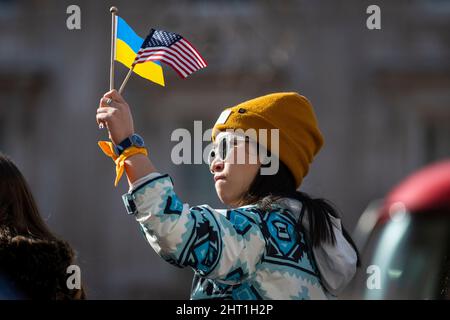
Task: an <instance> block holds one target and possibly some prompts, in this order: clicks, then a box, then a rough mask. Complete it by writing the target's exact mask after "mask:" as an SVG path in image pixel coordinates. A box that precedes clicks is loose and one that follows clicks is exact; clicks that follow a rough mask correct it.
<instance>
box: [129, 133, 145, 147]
mask: <svg viewBox="0 0 450 320" xmlns="http://www.w3.org/2000/svg"><path fill="white" fill-rule="evenodd" d="M131 141H132V142H133V144H134V145H135V146H137V147H143V146H144V139H142V138H141V136H139V135H137V134H134V135H132V136H131Z"/></svg>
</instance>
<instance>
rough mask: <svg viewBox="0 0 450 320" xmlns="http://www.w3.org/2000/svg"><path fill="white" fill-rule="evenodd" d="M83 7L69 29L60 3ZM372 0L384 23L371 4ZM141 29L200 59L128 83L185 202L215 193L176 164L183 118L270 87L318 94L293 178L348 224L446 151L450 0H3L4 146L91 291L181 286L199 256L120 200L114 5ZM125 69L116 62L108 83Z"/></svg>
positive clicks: (96, 295)
mask: <svg viewBox="0 0 450 320" xmlns="http://www.w3.org/2000/svg"><path fill="white" fill-rule="evenodd" d="M71 4H77V5H78V6H80V8H81V30H68V29H67V27H66V19H67V18H68V16H69V15H68V14H67V13H66V8H67V7H68V6H69V5H71ZM371 4H377V5H378V6H380V8H381V27H382V29H381V30H368V29H367V27H366V19H367V18H368V16H369V15H368V14H367V13H366V9H367V7H368V6H369V5H371ZM111 5H115V6H117V7H118V8H119V15H120V16H121V17H123V18H124V19H125V20H126V21H127V22H128V23H129V24H130V25H131V26H132V28H133V29H134V30H135V31H136V32H137V33H138V34H139V35H140V36H142V37H144V36H145V35H146V34H147V33H148V31H149V28H150V27H155V28H161V29H165V30H170V31H174V32H177V33H180V34H181V35H183V36H185V37H186V38H187V39H188V40H189V41H190V42H191V43H193V44H194V45H195V46H196V47H197V49H198V50H199V51H200V52H201V53H202V54H203V56H204V57H205V59H206V60H207V61H208V64H209V66H208V68H206V69H204V70H201V71H199V72H197V73H195V74H194V75H192V76H191V77H190V78H188V80H181V79H180V78H179V77H178V76H177V75H176V73H175V72H174V71H173V70H172V69H169V68H168V67H166V66H164V70H165V78H166V87H160V86H158V85H156V84H153V83H151V82H149V81H147V80H145V79H142V78H140V77H139V76H136V75H133V76H132V78H131V80H130V81H129V83H128V85H127V87H126V90H125V94H124V96H125V98H126V99H127V101H128V102H129V104H130V106H131V108H132V109H133V112H134V115H135V122H136V123H135V128H136V131H137V132H139V133H140V134H142V135H143V136H144V138H145V139H146V143H147V145H148V146H149V153H150V156H151V159H152V160H153V162H154V164H155V165H156V167H157V168H158V169H159V171H160V172H163V173H169V174H170V175H171V176H172V177H173V180H174V183H175V188H176V189H175V190H176V191H177V193H178V195H179V196H180V198H181V199H182V200H183V201H185V202H188V203H189V204H190V205H195V204H203V203H208V204H210V205H211V206H213V207H218V208H219V207H222V205H221V203H220V202H219V200H218V198H217V196H216V193H215V191H214V184H213V180H212V178H211V175H210V173H209V171H208V167H207V165H206V164H201V165H200V164H199V165H178V166H177V165H174V164H173V163H172V162H171V158H170V154H171V150H172V148H173V147H174V146H175V144H176V142H172V141H171V140H170V135H171V133H172V131H173V130H175V129H177V128H186V129H188V130H189V131H191V132H192V133H193V128H194V121H195V120H202V121H203V130H206V129H208V128H211V127H212V126H213V124H214V122H215V121H216V119H217V117H218V116H219V114H220V112H221V111H222V110H223V109H224V108H225V107H228V106H232V105H235V104H236V103H238V102H241V101H243V100H246V99H250V98H253V97H256V96H258V95H262V94H266V93H270V92H275V91H298V92H300V93H301V94H303V95H305V96H307V97H308V98H309V99H310V101H311V102H312V103H313V105H314V107H315V110H316V114H317V117H318V120H319V124H320V127H321V130H322V132H323V134H324V136H325V145H324V148H323V149H322V151H321V153H320V154H319V155H318V157H317V158H316V160H315V162H314V163H313V165H312V168H311V170H310V173H309V175H308V177H307V178H306V180H305V181H304V183H303V185H302V187H301V189H302V190H303V191H305V192H308V193H310V194H311V195H313V196H317V197H325V198H327V199H329V200H331V201H332V202H334V203H335V204H336V206H337V207H338V208H339V209H340V211H341V212H342V214H343V222H344V225H345V226H346V227H347V229H348V230H350V231H352V230H354V229H355V227H356V224H357V221H358V218H359V217H360V216H361V214H362V212H363V211H364V210H365V208H366V207H367V205H368V204H369V203H371V202H372V201H373V200H374V199H380V198H383V197H384V196H385V194H386V193H387V192H388V191H389V190H390V189H391V187H392V186H393V185H395V184H396V183H397V182H399V181H400V180H402V179H403V178H404V177H406V176H407V175H409V174H410V173H411V172H413V171H415V170H416V169H418V168H420V167H422V166H424V165H426V164H428V163H431V162H434V161H437V160H440V159H444V158H445V157H449V156H450V125H449V124H450V90H449V89H450V2H449V1H445V0H427V1H425V0H410V1H406V0H398V1H381V0H377V1H361V0H345V1H344V0H315V1H293V0H283V1H261V0H259V1H256V0H254V1H252V0H234V1H233V0H226V1H225V0H209V1H201V0H190V1H187V0H186V1H167V0H165V1H156V0H155V1H146V0H142V1H141V0H136V1H119V0H116V1H87V0H85V1H83V0H78V1H60V0H58V1H57V0H39V1H37V0H35V1H32V0H28V1H18V0H0V150H1V151H2V152H4V153H6V154H8V155H10V156H11V157H12V158H13V160H14V161H15V162H16V163H17V165H18V166H19V168H20V169H21V170H22V171H23V173H24V175H25V177H26V178H27V179H28V181H29V183H30V185H31V188H32V190H33V192H34V194H35V196H36V198H37V201H38V204H39V207H40V209H41V212H42V214H43V216H44V217H45V219H46V221H47V222H48V224H49V225H50V226H51V228H52V230H53V231H55V232H56V233H57V234H59V235H60V236H62V237H63V238H65V239H66V240H68V241H69V242H70V243H71V244H72V245H73V247H74V248H75V249H76V251H77V254H78V262H79V265H80V267H81V271H82V275H81V276H82V281H83V282H84V284H85V286H86V291H87V295H88V298H92V299H187V298H188V297H189V293H190V286H191V279H192V271H191V270H188V269H186V270H182V269H178V268H176V267H174V266H172V265H169V264H168V263H166V262H164V261H163V260H162V259H160V258H159V257H158V256H157V255H156V253H155V252H154V251H153V250H152V248H151V247H150V246H149V245H148V244H147V243H146V242H145V241H144V239H143V237H142V236H141V234H140V232H139V229H138V225H137V223H136V222H135V221H134V219H133V218H132V217H130V216H127V214H126V211H125V208H124V206H123V204H122V201H121V195H122V194H123V193H125V192H126V191H127V184H126V181H125V180H123V181H122V182H121V184H120V185H119V186H118V187H117V188H114V186H113V181H114V167H113V163H112V162H111V160H110V159H108V158H106V157H105V156H104V155H103V153H102V152H101V151H100V149H99V148H98V147H97V141H98V140H100V139H105V138H107V132H106V131H105V130H99V129H98V127H97V124H96V122H95V113H96V108H97V106H98V101H99V99H100V97H101V96H102V95H103V94H104V93H105V92H106V91H108V88H109V59H110V37H111V35H110V29H111V25H110V23H111V16H110V13H109V8H110V6H111ZM126 71H127V69H126V68H125V67H123V66H122V65H121V64H119V63H116V86H119V85H120V83H121V81H122V79H123V78H124V77H125V74H126Z"/></svg>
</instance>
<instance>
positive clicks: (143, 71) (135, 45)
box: [115, 16, 164, 86]
mask: <svg viewBox="0 0 450 320" xmlns="http://www.w3.org/2000/svg"><path fill="white" fill-rule="evenodd" d="M116 28H117V29H116V52H115V60H117V61H119V62H121V63H122V64H124V65H125V66H126V67H127V68H131V65H132V63H133V61H134V58H136V54H137V52H138V51H139V49H140V48H141V45H142V43H143V42H144V39H143V38H141V37H139V36H138V35H137V34H136V33H135V32H134V31H133V29H131V27H130V26H129V25H128V24H127V23H126V22H125V20H123V19H122V18H121V17H119V16H116ZM133 71H134V72H135V73H137V74H138V75H140V76H141V77H143V78H145V79H148V80H150V81H153V82H156V83H157V84H159V85H161V86H164V75H163V69H162V66H161V64H160V62H159V61H148V62H146V63H140V64H136V66H135V67H134V70H133Z"/></svg>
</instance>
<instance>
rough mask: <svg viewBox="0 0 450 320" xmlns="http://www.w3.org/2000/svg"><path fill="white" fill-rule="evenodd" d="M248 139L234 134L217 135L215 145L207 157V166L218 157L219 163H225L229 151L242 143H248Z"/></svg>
mask: <svg viewBox="0 0 450 320" xmlns="http://www.w3.org/2000/svg"><path fill="white" fill-rule="evenodd" d="M249 141H250V140H249V137H245V136H238V135H234V134H224V135H220V134H219V135H218V136H217V138H216V142H217V143H216V144H215V145H214V146H213V147H212V149H211V151H210V152H209V156H208V164H209V166H211V164H212V162H213V161H214V159H216V157H217V156H218V157H219V159H220V160H221V161H225V160H227V159H228V158H229V157H230V154H231V149H232V148H234V147H237V146H239V145H240V144H241V143H242V142H249Z"/></svg>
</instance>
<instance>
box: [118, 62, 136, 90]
mask: <svg viewBox="0 0 450 320" xmlns="http://www.w3.org/2000/svg"><path fill="white" fill-rule="evenodd" d="M134 66H135V65H134V64H133V65H132V66H131V68H130V70H128V73H127V76H126V77H125V79H123V82H122V84H121V85H120V89H119V94H122V92H123V89H125V86H126V84H127V82H128V79H130V77H131V74H132V73H133V69H134Z"/></svg>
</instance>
